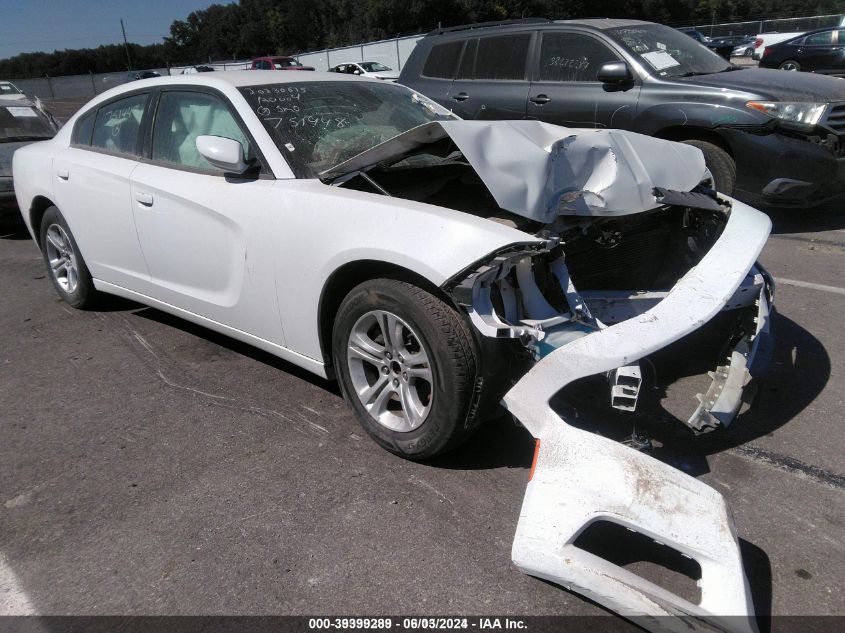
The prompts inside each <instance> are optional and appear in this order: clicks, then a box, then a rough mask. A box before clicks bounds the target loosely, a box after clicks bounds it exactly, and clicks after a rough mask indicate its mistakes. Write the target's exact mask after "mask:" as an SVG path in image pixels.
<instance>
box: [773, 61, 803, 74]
mask: <svg viewBox="0 0 845 633" xmlns="http://www.w3.org/2000/svg"><path fill="white" fill-rule="evenodd" d="M778 70H787V71H799V70H801V64H799V63H798V62H796V61H795V60H794V59H787V60H786V61H784V62H781V63H780V65H779V66H778Z"/></svg>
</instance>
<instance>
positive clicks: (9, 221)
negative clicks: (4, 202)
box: [0, 207, 32, 240]
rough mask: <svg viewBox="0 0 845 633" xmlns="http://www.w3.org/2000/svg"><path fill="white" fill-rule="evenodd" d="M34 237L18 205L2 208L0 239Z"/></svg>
mask: <svg viewBox="0 0 845 633" xmlns="http://www.w3.org/2000/svg"><path fill="white" fill-rule="evenodd" d="M28 239H32V238H31V236H30V235H29V231H28V230H27V228H26V224H24V222H23V218H22V217H21V213H20V211H18V208H17V207H4V208H0V240H28Z"/></svg>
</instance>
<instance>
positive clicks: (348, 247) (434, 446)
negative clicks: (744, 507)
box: [14, 71, 772, 629]
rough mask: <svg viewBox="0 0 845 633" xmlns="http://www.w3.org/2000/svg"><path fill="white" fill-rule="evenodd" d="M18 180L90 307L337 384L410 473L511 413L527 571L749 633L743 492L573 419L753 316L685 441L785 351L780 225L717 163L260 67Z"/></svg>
mask: <svg viewBox="0 0 845 633" xmlns="http://www.w3.org/2000/svg"><path fill="white" fill-rule="evenodd" d="M282 74H284V73H282ZM14 175H15V191H16V194H17V198H18V202H19V206H20V209H21V211H22V213H23V215H24V219H25V221H26V222H27V224H28V226H29V229H30V232H31V233H32V236H33V238H34V239H35V241H36V242H37V243H38V245H39V246H40V248H41V251H42V253H43V256H44V259H45V262H46V265H47V269H48V271H49V274H50V278H51V280H52V282H53V284H54V286H55V287H56V290H57V291H58V293H59V294H60V295H61V296H62V298H64V299H65V300H66V301H67V302H68V303H70V304H71V305H74V306H76V307H90V306H92V305H94V304H95V301H96V300H97V299H98V294H99V293H110V294H115V295H120V296H122V297H126V298H130V299H133V300H136V301H139V302H141V303H144V304H147V305H150V306H154V307H156V308H159V309H161V310H164V311H167V312H171V313H173V314H176V315H179V316H181V317H183V318H185V319H188V320H190V321H193V322H196V323H199V324H201V325H204V326H206V327H208V328H210V329H213V330H216V331H219V332H222V333H224V334H227V335H230V336H232V337H234V338H237V339H239V340H242V341H246V342H248V343H250V344H252V345H255V346H256V347H259V348H261V349H263V350H266V351H268V352H271V353H273V354H276V355H277V356H279V357H281V358H283V359H286V360H288V361H290V362H292V363H294V364H296V365H299V366H301V367H304V368H306V369H308V370H310V371H312V372H314V373H316V374H319V375H320V376H325V377H336V378H337V380H338V381H339V383H340V385H341V388H342V391H343V393H344V396H345V397H346V399H347V400H348V402H349V404H350V406H351V407H352V409H353V410H354V412H355V414H356V416H357V418H358V420H359V421H360V423H361V424H362V426H363V427H364V428H365V429H366V431H367V432H368V433H369V434H370V435H371V436H372V437H373V438H374V439H375V440H376V441H377V442H378V443H379V444H381V445H382V446H384V447H385V448H386V449H387V450H390V451H392V452H394V453H397V454H400V455H403V456H406V457H409V458H413V459H422V458H427V457H431V456H434V455H437V454H440V453H442V452H444V451H446V450H449V449H450V448H453V447H454V446H456V445H458V444H459V443H460V442H462V441H463V440H465V439H466V438H467V437H468V436H469V435H470V434H471V433H472V431H473V430H474V429H475V428H476V427H477V426H478V424H479V423H480V422H481V421H482V420H484V419H485V417H487V416H489V415H491V413H492V412H493V411H495V410H496V408H497V407H499V406H500V403H503V404H504V406H505V407H506V408H507V409H508V410H509V411H510V412H512V413H513V414H514V416H515V417H516V418H517V419H518V420H519V421H520V422H521V423H522V424H523V425H524V426H525V427H526V428H527V429H528V430H529V431H530V432H531V434H532V435H533V436H534V437H535V438H537V439H538V440H539V442H538V452H537V456H536V460H537V461H536V470H534V471H533V473H534V474H533V478H532V480H531V482H530V484H529V487H528V492H527V494H526V498H525V503H524V506H523V510H522V515H521V518H520V522H519V527H518V530H517V536H516V540H515V543H514V551H513V556H514V561H515V562H516V564H517V565H518V566H519V567H520V568H521V569H522V570H524V571H525V572H527V573H530V574H533V575H537V576H541V577H544V578H547V579H550V580H552V581H554V582H557V583H559V584H562V585H564V586H566V587H568V588H571V589H573V590H575V591H579V592H582V593H584V594H586V595H588V596H589V597H590V598H592V599H593V600H595V601H597V602H599V603H601V604H605V605H607V606H609V607H611V608H613V609H615V610H617V611H619V612H620V613H622V614H623V615H629V616H635V615H646V616H653V615H666V614H672V615H684V616H688V617H689V618H690V620H689V621H690V622H695V623H701V622H703V621H705V620H702V618H703V619H706V621H707V622H708V625H712V626H714V627H716V628H740V629H741V628H744V627H752V628H753V625H752V623H751V620H750V619H748V616H749V615H750V614H752V613H753V608H752V605H751V602H750V598H749V592H748V587H747V582H746V580H745V576H744V574H743V571H742V564H741V559H740V556H739V550H738V547H737V540H736V536H735V534H734V529H733V524H732V520H731V518H730V516H729V513H728V511H727V508H726V506H725V503H724V500H723V499H722V497H721V496H720V495H719V494H718V493H717V492H715V491H714V490H712V489H710V488H709V487H707V486H706V485H704V484H702V483H700V482H698V481H696V480H694V479H692V478H690V477H688V476H687V475H684V474H683V473H680V472H678V471H676V470H674V469H672V468H670V467H668V466H666V465H664V464H662V463H659V462H657V461H655V460H653V459H652V458H650V457H648V456H646V455H644V454H642V453H639V452H636V451H634V450H631V449H630V448H627V447H625V446H623V445H621V444H618V443H615V442H612V441H610V440H607V439H605V438H602V437H599V436H597V435H594V434H592V433H589V432H587V431H583V430H579V429H576V428H575V427H573V426H571V425H570V424H568V423H567V421H566V420H563V419H562V418H561V417H560V416H559V415H558V414H557V413H555V412H554V411H553V410H552V409H551V408H550V407H549V400H550V398H551V397H552V396H553V395H554V394H555V393H557V392H558V391H560V390H561V389H562V388H563V387H564V386H566V385H567V384H569V383H571V382H573V381H575V380H577V379H579V378H581V377H584V376H590V375H595V374H606V375H607V376H608V379H609V383H610V384H609V388H608V398H610V399H611V403H612V405H613V406H614V407H616V408H619V409H622V410H633V409H634V408H635V407H636V403H637V397H638V392H639V389H640V383H641V377H640V372H639V366H638V364H637V361H639V360H640V359H642V358H643V357H645V356H647V355H649V354H651V353H653V352H655V351H656V350H658V349H661V348H663V347H665V346H667V345H668V344H670V343H671V342H673V341H676V340H677V339H679V338H681V337H683V336H684V335H686V334H688V333H690V332H692V331H694V330H696V329H698V328H700V327H701V326H702V325H703V324H705V323H706V322H707V321H709V320H711V319H712V318H713V317H714V316H716V315H717V314H718V313H720V312H729V313H730V314H731V315H732V317H733V318H731V319H730V322H731V323H732V326H731V328H730V331H725V333H724V337H725V340H726V343H728V344H729V346H730V350H731V351H730V353H729V356H728V357H726V360H725V363H724V364H723V365H721V366H719V367H717V368H714V372H713V374H712V375H713V380H712V386H711V388H710V390H709V391H708V392H707V393H706V394H704V395H703V396H702V397H701V401H700V403H699V404H698V406H697V408H696V409H695V411H694V412H693V413H692V415H691V417H690V419H689V422H688V425H689V426H690V427H691V428H693V429H694V430H696V431H707V430H711V429H714V428H716V427H718V426H725V425H728V424H729V423H730V422H731V419H732V418H733V417H734V416H735V414H736V412H737V410H738V409H739V407H740V404H741V403H742V401H743V389H744V387H745V386H746V384H747V383H748V382H749V379H750V376H751V372H752V370H753V368H752V362H753V361H754V360H755V359H757V357H758V356H761V355H762V353H761V348H762V346H763V343H764V342H765V339H766V335H767V331H768V322H769V309H770V304H771V299H772V286H771V281H770V279H769V277H768V275H767V274H766V273H765V271H763V270H762V269H761V268H760V267H759V266H757V265H756V264H755V261H756V259H757V256H758V254H759V252H760V250H761V249H762V247H763V245H764V243H765V240H766V238H767V236H768V233H769V229H770V223H769V220H768V218H767V217H766V216H765V215H763V214H762V213H760V212H758V211H756V210H754V209H751V208H749V207H748V206H746V205H744V204H742V203H740V202H737V201H735V200H731V199H730V198H727V197H724V196H717V195H716V194H715V192H713V191H712V190H711V189H710V188H709V186H708V185H709V174H708V173H707V171H706V169H705V167H704V159H703V157H702V154H701V153H700V151H699V150H697V149H695V148H693V147H690V146H686V145H681V144H677V143H672V142H668V141H662V140H657V139H652V138H648V137H644V136H640V135H637V134H633V133H628V132H623V131H618V130H607V131H604V130H571V129H566V128H561V127H557V126H553V125H548V124H544V123H540V122H537V121H507V122H489V121H462V120H459V119H457V118H456V117H454V116H452V115H451V114H450V113H449V112H448V111H446V110H444V109H443V108H441V107H440V106H438V105H436V104H434V103H433V102H431V101H429V100H428V99H426V98H425V97H422V96H420V95H419V94H417V93H414V92H412V91H410V90H408V89H406V88H404V87H402V86H398V85H394V84H389V83H386V82H379V81H376V80H362V79H356V80H354V81H350V80H349V79H348V78H344V77H342V76H338V75H337V74H324V75H320V74H318V75H316V76H312V77H309V78H307V80H303V79H302V78H301V77H290V78H289V77H280V76H279V73H264V72H259V71H257V72H252V73H213V74H206V75H195V76H182V77H169V78H160V79H152V80H145V81H139V82H135V83H133V84H131V85H128V86H124V87H121V88H117V89H115V90H112V91H109V92H107V93H104V94H103V95H100V96H99V97H97V98H96V99H95V100H93V101H92V102H90V103H89V104H88V105H86V106H85V107H84V108H83V109H82V110H81V111H80V112H79V113H78V114H77V115H75V116H74V117H73V119H71V121H70V122H69V123H68V124H67V125H66V126H65V127H64V128H63V129H62V130H61V132H60V133H59V134H58V135H57V136H56V137H55V139H53V140H51V141H48V142H44V143H38V144H35V145H31V146H29V147H26V148H24V149H21V150H19V151H18V152H17V153H16V154H15V157H14ZM596 521H609V522H612V523H616V524H618V525H622V526H624V527H627V528H630V529H632V530H636V531H638V532H640V533H642V534H645V535H646V536H649V537H650V538H653V539H655V540H657V541H659V542H661V543H665V544H666V545H668V546H670V547H672V548H674V549H676V550H678V551H679V552H680V553H681V554H683V555H684V556H688V557H691V558H694V559H695V560H696V561H697V562H698V563H699V565H700V568H701V580H700V586H701V601H700V603H699V604H692V603H690V602H688V601H686V600H684V599H682V598H680V597H679V596H676V595H674V594H672V593H671V592H668V591H666V590H664V589H661V588H659V587H657V586H656V585H653V584H652V583H649V582H647V581H645V580H644V579H642V578H639V577H637V576H635V575H633V574H632V573H630V572H628V571H625V570H624V569H621V568H619V567H616V566H614V565H611V564H610V563H609V562H608V561H604V560H602V559H600V558H598V557H596V556H595V555H593V554H590V553H587V552H586V551H583V550H580V549H579V548H577V547H575V545H574V542H575V540H576V538H577V536H578V535H579V534H580V533H581V532H582V531H583V530H584V529H586V528H587V526H589V525H590V524H592V523H594V522H596ZM721 616H740V618H739V620H737V619H729V620H719V617H721ZM654 623H655V624H654V626H670V625H669V624H667V621H665V620H659V619H655V620H654Z"/></svg>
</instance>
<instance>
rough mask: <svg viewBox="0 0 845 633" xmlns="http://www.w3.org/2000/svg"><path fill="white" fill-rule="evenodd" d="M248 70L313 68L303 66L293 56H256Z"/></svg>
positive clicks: (311, 68)
mask: <svg viewBox="0 0 845 633" xmlns="http://www.w3.org/2000/svg"><path fill="white" fill-rule="evenodd" d="M250 70H314V68H313V67H311V66H303V65H302V64H301V63H300V62H299V60H298V59H296V58H294V57H256V58H255V59H253V60H252V66H251V67H250Z"/></svg>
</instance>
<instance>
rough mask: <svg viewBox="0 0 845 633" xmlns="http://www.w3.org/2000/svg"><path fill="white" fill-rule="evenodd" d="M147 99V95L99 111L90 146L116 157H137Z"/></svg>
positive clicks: (124, 100) (125, 100) (130, 98)
mask: <svg viewBox="0 0 845 633" xmlns="http://www.w3.org/2000/svg"><path fill="white" fill-rule="evenodd" d="M148 98H149V95H148V94H146V93H142V94H137V95H132V96H131V97H127V98H125V99H120V100H119V101H113V102H111V103H109V104H106V105H104V106H103V107H101V108H100V109H99V110H98V111H97V118H96V119H95V120H94V129H93V134H92V137H91V146H92V147H97V148H99V149H103V150H106V151H107V152H114V153H116V154H127V155H133V156H138V155H139V154H140V148H139V146H138V145H139V144H138V136H139V130H140V129H141V119H142V118H143V116H144V109H145V108H146V106H147V99H148Z"/></svg>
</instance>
